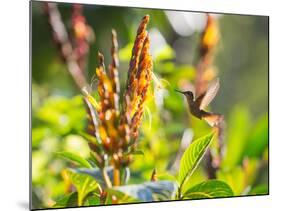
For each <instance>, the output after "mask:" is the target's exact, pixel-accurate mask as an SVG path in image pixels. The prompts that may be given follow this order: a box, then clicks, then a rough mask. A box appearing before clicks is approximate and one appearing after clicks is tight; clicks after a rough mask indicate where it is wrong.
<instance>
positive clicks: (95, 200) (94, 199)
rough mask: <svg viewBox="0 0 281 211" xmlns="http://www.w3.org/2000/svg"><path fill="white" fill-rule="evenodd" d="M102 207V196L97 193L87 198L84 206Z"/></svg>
mask: <svg viewBox="0 0 281 211" xmlns="http://www.w3.org/2000/svg"><path fill="white" fill-rule="evenodd" d="M93 205H100V195H98V194H97V193H94V194H91V195H89V196H87V197H86V199H85V202H84V206H93Z"/></svg>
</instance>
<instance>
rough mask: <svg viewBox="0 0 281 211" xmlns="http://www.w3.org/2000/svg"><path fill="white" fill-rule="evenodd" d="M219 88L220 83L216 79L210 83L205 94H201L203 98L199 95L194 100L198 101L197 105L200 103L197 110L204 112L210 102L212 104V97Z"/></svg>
mask: <svg viewBox="0 0 281 211" xmlns="http://www.w3.org/2000/svg"><path fill="white" fill-rule="evenodd" d="M219 88H220V82H219V79H217V80H215V81H214V82H212V83H211V85H210V86H209V88H208V90H207V91H206V93H204V94H202V95H203V96H202V95H200V96H199V97H198V98H197V99H196V101H198V104H199V101H200V104H199V108H200V109H201V110H204V109H205V108H206V107H207V106H208V105H209V104H210V102H212V100H213V99H214V97H215V96H216V95H217V93H218V91H219Z"/></svg>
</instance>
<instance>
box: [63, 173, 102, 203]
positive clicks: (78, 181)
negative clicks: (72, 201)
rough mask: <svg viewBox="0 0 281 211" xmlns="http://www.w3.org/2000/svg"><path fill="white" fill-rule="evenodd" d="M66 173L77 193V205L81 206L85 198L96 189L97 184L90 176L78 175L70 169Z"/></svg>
mask: <svg viewBox="0 0 281 211" xmlns="http://www.w3.org/2000/svg"><path fill="white" fill-rule="evenodd" d="M66 173H67V175H68V177H69V178H70V181H71V183H72V184H73V185H74V186H75V188H76V190H77V192H78V200H77V205H78V206H82V205H83V201H84V199H85V197H86V196H87V195H88V194H89V193H90V192H92V191H94V190H95V189H96V188H97V187H98V184H97V182H96V181H95V180H94V179H93V178H92V177H91V176H88V175H85V174H79V173H76V172H74V171H73V170H70V169H68V170H67V171H66Z"/></svg>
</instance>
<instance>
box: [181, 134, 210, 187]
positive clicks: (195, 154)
mask: <svg viewBox="0 0 281 211" xmlns="http://www.w3.org/2000/svg"><path fill="white" fill-rule="evenodd" d="M213 137H214V133H210V134H208V135H206V136H204V137H201V138H199V139H197V140H195V141H194V142H192V143H191V144H190V146H189V147H188V148H187V150H186V151H185V152H184V154H183V156H182V158H181V162H180V169H179V177H178V181H179V184H180V188H181V187H182V185H183V184H184V183H185V181H186V180H188V178H189V177H190V176H191V175H192V173H193V171H194V170H195V169H196V167H197V165H198V164H199V162H200V160H201V159H202V157H203V155H204V153H205V152H206V150H207V149H208V147H209V146H210V143H211V141H212V140H213Z"/></svg>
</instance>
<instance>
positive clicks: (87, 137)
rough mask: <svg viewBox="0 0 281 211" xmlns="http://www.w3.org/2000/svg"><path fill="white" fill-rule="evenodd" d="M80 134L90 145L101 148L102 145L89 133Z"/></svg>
mask: <svg viewBox="0 0 281 211" xmlns="http://www.w3.org/2000/svg"><path fill="white" fill-rule="evenodd" d="M78 134H79V135H81V136H82V137H83V138H85V139H86V140H87V141H89V142H90V143H93V144H96V145H98V146H100V143H99V142H98V141H97V139H96V137H94V136H92V135H90V134H88V133H85V132H79V133H78Z"/></svg>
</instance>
